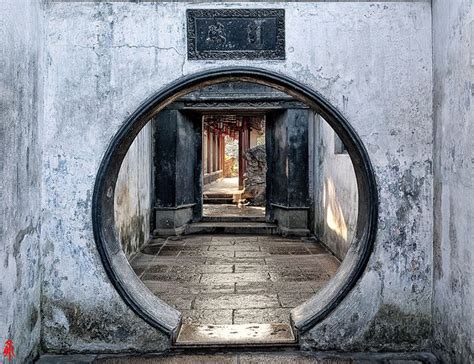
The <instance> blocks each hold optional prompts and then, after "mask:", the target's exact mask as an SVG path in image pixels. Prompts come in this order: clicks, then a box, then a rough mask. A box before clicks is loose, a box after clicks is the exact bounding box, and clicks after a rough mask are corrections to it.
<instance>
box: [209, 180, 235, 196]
mask: <svg viewBox="0 0 474 364" xmlns="http://www.w3.org/2000/svg"><path fill="white" fill-rule="evenodd" d="M239 192H241V190H239V178H238V177H230V178H222V179H220V180H218V181H215V182H212V183H208V184H207V185H204V193H230V194H233V193H239Z"/></svg>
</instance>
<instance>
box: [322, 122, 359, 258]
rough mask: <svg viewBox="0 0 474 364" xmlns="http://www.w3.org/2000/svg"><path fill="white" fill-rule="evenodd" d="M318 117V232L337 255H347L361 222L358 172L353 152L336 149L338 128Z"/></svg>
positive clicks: (340, 256)
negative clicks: (352, 159) (359, 218)
mask: <svg viewBox="0 0 474 364" xmlns="http://www.w3.org/2000/svg"><path fill="white" fill-rule="evenodd" d="M316 120H317V121H316V125H315V127H316V128H318V132H317V133H316V138H318V140H317V141H316V145H315V146H314V147H315V148H317V151H316V156H317V157H316V158H315V162H316V165H315V167H314V171H315V172H316V174H317V177H316V178H315V181H316V184H317V185H316V186H315V188H314V192H315V198H314V199H315V202H316V206H317V208H316V219H315V223H316V224H315V225H316V226H315V232H316V235H317V236H318V237H319V238H320V239H321V241H322V242H323V243H324V244H325V245H326V246H327V247H328V248H329V249H330V250H331V251H332V252H333V254H334V255H335V256H336V257H338V258H339V259H344V256H345V255H346V253H347V250H348V249H349V246H350V244H351V242H352V239H353V238H354V233H355V229H356V225H357V212H358V205H357V204H358V193H357V180H356V175H355V172H354V167H353V165H352V161H351V157H350V156H349V154H347V153H336V146H335V138H336V134H335V133H334V130H333V129H332V128H331V127H330V126H329V125H328V123H327V122H326V121H324V119H322V118H321V117H318V118H317V119H316Z"/></svg>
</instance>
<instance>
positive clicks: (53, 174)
mask: <svg viewBox="0 0 474 364" xmlns="http://www.w3.org/2000/svg"><path fill="white" fill-rule="evenodd" d="M189 6H193V7H220V6H224V7H229V6H235V7H248V4H247V3H241V4H238V3H236V4H229V3H226V4H224V5H220V4H216V3H212V4H205V3H202V4H193V5H187V4H185V3H115V2H114V3H67V4H66V3H51V4H49V5H48V9H47V40H48V47H47V59H48V69H47V80H46V82H47V85H48V87H47V94H46V95H45V132H44V136H43V138H44V163H43V168H44V172H43V182H44V188H43V194H44V197H43V230H42V237H43V241H44V267H45V271H44V275H45V283H44V287H43V307H44V325H43V343H44V345H45V348H46V349H48V350H86V351H87V350H89V351H91V350H95V351H105V350H125V349H140V350H142V349H143V350H146V349H153V350H160V349H162V348H163V347H165V346H167V345H168V342H167V340H166V339H165V338H164V337H163V336H162V335H161V334H159V333H157V332H156V330H153V329H151V328H150V327H149V326H147V325H146V324H144V322H142V321H141V320H140V319H138V318H137V317H136V316H135V315H134V314H133V313H132V312H131V311H130V310H129V309H128V308H127V307H126V306H125V305H124V303H123V302H122V300H121V299H120V298H119V296H118V294H117V293H116V292H115V290H114V289H113V287H112V285H111V284H110V282H109V281H108V279H107V277H106V274H105V271H104V269H103V267H102V264H101V262H100V259H99V256H98V253H97V249H96V246H95V243H94V239H93V236H92V225H91V195H92V189H93V185H94V180H95V176H96V172H97V169H98V166H99V163H100V161H101V158H102V155H103V153H104V151H105V149H106V147H107V145H108V143H109V141H110V139H111V138H112V137H113V135H114V134H115V133H116V131H117V130H118V128H119V127H120V125H121V124H122V123H123V122H124V120H125V119H126V118H127V116H128V115H129V114H130V113H131V112H133V111H134V110H135V109H136V108H137V107H138V105H139V104H140V103H141V102H142V101H143V100H144V99H145V98H146V97H148V96H150V95H151V94H153V93H154V92H156V91H157V90H159V89H160V88H161V87H163V86H164V85H166V84H167V83H169V82H171V81H174V80H175V79H177V78H179V77H180V76H182V75H186V74H190V73H193V72H197V71H202V70H205V69H211V68H215V67H221V66H231V65H238V66H254V67H260V68H266V69H269V70H273V71H276V72H278V73H281V74H285V75H288V76H290V77H293V78H295V79H297V80H298V81H299V82H302V83H304V84H307V85H309V86H311V87H313V88H314V89H316V90H318V91H320V92H321V93H322V94H323V95H324V96H325V97H326V98H328V99H329V100H330V101H331V102H332V103H333V104H334V105H335V106H336V107H338V108H339V109H340V110H341V111H342V112H343V113H344V114H345V116H346V117H347V119H348V120H349V121H350V122H351V124H352V125H353V126H354V128H355V129H356V131H357V132H358V133H359V135H360V136H361V139H362V141H363V142H364V144H365V145H366V147H367V149H368V152H369V155H370V157H371V159H372V162H373V164H374V168H375V171H376V174H377V179H378V187H379V191H380V197H381V198H380V200H381V204H380V218H379V231H378V236H377V241H376V245H375V251H374V254H373V256H372V258H371V260H370V263H369V267H368V269H367V271H366V272H365V275H364V276H363V277H362V279H361V280H360V282H359V283H358V285H357V287H356V288H355V289H354V290H353V291H352V292H351V294H350V295H349V296H348V297H347V298H346V299H345V300H344V301H343V302H342V303H341V305H340V306H339V307H338V308H337V309H336V310H335V311H334V312H333V313H332V314H331V315H330V316H329V317H328V318H327V319H326V320H325V321H324V322H322V323H321V324H319V325H318V326H316V327H315V328H314V329H312V330H311V331H310V332H307V333H306V334H304V335H303V337H302V343H303V346H304V347H305V348H311V349H341V350H344V349H345V350H364V349H367V348H370V349H374V350H382V349H391V350H405V349H421V348H424V347H426V346H427V343H428V340H429V337H430V332H431V308H430V304H431V284H432V281H431V275H432V272H431V263H432V254H431V252H432V251H431V245H432V221H431V220H432V193H431V189H432V184H431V181H432V177H431V162H432V161H431V151H432V122H431V112H432V93H431V91H432V73H431V9H430V4H429V3H425V2H423V3H402V2H396V3H367V2H360V3H347V2H342V3H293V4H288V5H285V4H283V3H278V4H275V3H272V4H271V5H269V3H252V7H269V6H275V7H285V8H286V42H287V43H286V44H287V45H286V47H287V59H286V61H187V60H186V57H185V55H186V42H185V40H186V38H185V9H186V8H187V7H189ZM301 34H305V37H303V38H302V37H301ZM307 39H311V43H310V44H308V41H307Z"/></svg>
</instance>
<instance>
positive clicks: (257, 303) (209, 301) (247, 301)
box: [194, 294, 280, 309]
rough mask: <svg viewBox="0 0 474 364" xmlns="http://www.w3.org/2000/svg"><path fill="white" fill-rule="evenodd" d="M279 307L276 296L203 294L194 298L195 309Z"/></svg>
mask: <svg viewBox="0 0 474 364" xmlns="http://www.w3.org/2000/svg"><path fill="white" fill-rule="evenodd" d="M270 307H280V302H279V301H278V296H277V295H276V294H210V295H208V294H203V295H199V296H197V297H196V299H195V301H194V308H195V309H219V308H220V309H239V308H270Z"/></svg>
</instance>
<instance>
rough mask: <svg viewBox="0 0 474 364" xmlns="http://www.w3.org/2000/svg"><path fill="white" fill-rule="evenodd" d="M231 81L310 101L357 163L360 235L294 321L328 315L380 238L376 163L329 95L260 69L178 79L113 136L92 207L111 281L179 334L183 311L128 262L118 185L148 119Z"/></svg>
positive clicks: (147, 316)
mask: <svg viewBox="0 0 474 364" xmlns="http://www.w3.org/2000/svg"><path fill="white" fill-rule="evenodd" d="M229 81H246V82H254V83H258V84H263V85H268V86H271V87H273V88H276V89H279V90H281V91H284V92H286V93H288V94H290V95H291V96H293V97H295V98H297V99H299V100H301V101H302V102H304V103H306V104H307V105H308V106H310V107H311V108H312V109H314V111H316V112H317V113H319V114H320V115H321V116H322V117H323V118H324V119H325V120H326V121H327V122H328V124H329V125H330V126H331V127H332V128H333V129H334V131H335V132H336V133H337V134H338V136H339V138H340V139H341V140H342V142H343V143H344V145H345V146H346V147H347V151H348V154H349V155H350V157H351V160H352V163H353V166H354V171H355V174H356V179H357V186H358V194H359V199H358V205H359V206H358V219H357V227H356V232H355V236H354V239H353V242H352V244H351V246H350V248H349V251H348V252H347V255H346V258H345V259H344V261H343V263H342V265H341V267H340V269H339V271H338V272H337V274H336V276H335V277H334V278H333V279H332V280H331V282H330V284H328V285H327V286H326V287H325V288H324V289H323V290H321V291H320V292H319V293H317V294H316V295H315V296H314V297H313V298H312V299H310V300H309V301H307V302H306V303H304V304H303V305H301V306H299V307H297V308H295V309H294V310H293V312H292V318H293V322H294V325H295V327H296V328H297V329H298V330H299V331H300V332H302V331H304V330H306V329H308V328H310V327H311V326H313V325H314V324H316V323H317V322H319V321H321V320H322V319H324V318H325V317H326V316H327V315H328V314H329V313H330V312H331V311H332V310H333V309H334V308H335V307H336V306H337V305H338V304H339V303H340V302H341V301H342V299H343V298H344V297H345V296H346V295H347V293H348V292H349V291H350V290H351V289H352V287H353V286H354V285H355V283H356V282H357V280H358V279H359V277H360V276H361V274H362V272H363V271H364V268H365V266H366V264H367V261H368V258H369V256H370V253H371V251H372V246H373V242H374V240H375V235H376V226H377V216H378V210H377V206H378V198H377V188H376V184H375V176H374V173H373V169H372V165H371V163H370V160H369V157H368V154H367V151H366V150H365V148H364V145H363V143H362V141H361V140H360V138H359V137H358V135H357V133H356V132H355V131H354V129H353V128H352V127H351V125H350V124H349V122H348V121H347V120H346V119H345V118H344V117H343V115H342V114H341V113H340V112H339V111H338V110H337V109H336V108H335V107H333V106H332V105H331V104H330V103H329V102H328V101H327V100H326V99H325V98H324V97H322V96H321V95H320V94H319V93H317V92H316V91H313V90H311V89H310V88H308V87H307V86H305V85H302V84H300V83H299V82H297V81H295V80H293V79H290V78H288V77H285V76H282V75H280V74H277V73H274V72H270V71H267V70H262V69H255V68H242V67H239V68H219V69H215V70H210V71H205V72H202V73H197V74H194V75H190V76H187V77H185V78H182V79H179V80H177V81H176V82H174V83H172V84H170V85H169V86H167V87H165V88H164V89H162V90H160V91H159V92H157V93H156V94H155V95H153V96H152V97H150V98H149V99H148V100H146V101H145V102H144V103H143V104H142V105H141V106H140V107H139V108H138V109H137V110H136V111H135V112H134V113H133V114H132V115H131V116H130V117H129V118H128V119H127V120H126V121H125V122H124V124H123V125H122V127H121V128H120V130H119V131H118V132H117V134H116V135H115V137H114V138H113V139H112V141H111V143H110V145H109V147H108V149H107V151H106V153H105V155H104V157H103V160H102V163H101V165H100V167H99V171H98V173H97V177H96V184H95V188H94V196H93V206H92V219H93V228H94V237H95V240H96V244H97V248H98V250H99V253H100V256H101V259H102V262H103V264H104V268H105V269H106V271H107V274H108V276H109V278H110V280H111V281H112V283H113V284H114V286H115V288H116V289H117V291H118V292H119V294H120V295H121V297H122V298H123V299H124V301H125V302H126V303H127V304H128V305H129V306H130V308H131V309H132V310H133V311H134V312H135V313H136V314H137V315H139V316H140V317H141V318H143V319H144V320H145V321H146V322H148V323H149V324H150V325H152V326H153V327H156V328H158V329H160V330H162V331H164V332H165V333H168V334H170V336H172V335H174V334H175V333H176V329H177V328H178V327H179V324H180V314H179V312H178V311H177V310H175V309H173V308H171V307H170V306H168V305H167V304H166V303H165V302H163V301H161V300H159V299H158V298H156V297H155V296H154V295H153V294H152V293H151V292H150V291H149V290H148V289H147V288H146V287H145V286H144V285H143V283H142V282H141V281H140V280H139V279H138V278H137V276H136V274H135V273H134V271H133V270H132V268H131V267H130V265H129V264H128V261H127V259H126V257H125V254H124V252H123V251H122V248H121V244H120V242H119V241H118V237H117V232H116V231H115V225H114V191H115V185H116V182H117V177H118V173H119V170H120V166H121V163H122V161H123V158H124V157H125V154H126V153H127V150H128V148H129V147H130V145H131V144H132V142H133V140H134V138H135V136H136V135H137V134H138V133H139V131H140V130H141V129H142V128H143V126H144V125H145V124H146V123H147V122H148V120H150V119H151V118H152V117H153V116H154V115H155V114H157V113H158V112H159V111H160V110H162V109H163V108H164V107H166V106H167V105H169V104H170V103H172V102H173V101H174V100H176V99H178V98H179V97H181V96H182V95H184V94H186V93H188V92H190V91H192V90H195V89H198V88H200V87H203V86H207V85H211V84H215V83H222V82H229Z"/></svg>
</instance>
